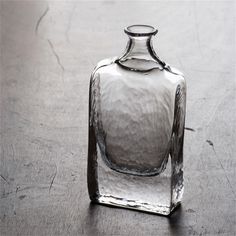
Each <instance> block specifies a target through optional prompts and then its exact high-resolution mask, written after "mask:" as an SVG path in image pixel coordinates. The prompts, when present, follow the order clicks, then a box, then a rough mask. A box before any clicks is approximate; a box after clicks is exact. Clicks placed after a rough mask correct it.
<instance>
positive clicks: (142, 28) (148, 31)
mask: <svg viewBox="0 0 236 236" xmlns="http://www.w3.org/2000/svg"><path fill="white" fill-rule="evenodd" d="M124 31H125V33H126V34H128V35H130V36H136V37H138V36H150V35H155V34H156V33H157V31H158V30H157V29H155V28H154V27H153V26H150V25H131V26H128V27H126V28H125V30H124Z"/></svg>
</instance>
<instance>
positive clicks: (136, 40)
mask: <svg viewBox="0 0 236 236" xmlns="http://www.w3.org/2000/svg"><path fill="white" fill-rule="evenodd" d="M125 33H126V34H127V35H128V37H129V40H128V44H127V47H126V50H125V53H124V54H123V55H122V56H121V57H117V58H112V59H105V60H102V61H101V62H99V63H98V65H97V67H96V68H95V69H94V71H93V73H92V76H91V80H90V97H89V147H88V175H87V177H88V191H89V196H90V199H91V201H92V202H96V203H101V204H106V205H113V206H119V207H124V208H131V209H136V210H141V211H147V212H153V213H158V214H163V215H169V214H170V213H171V212H172V211H173V210H174V208H175V207H177V206H178V205H179V203H180V201H181V198H182V194H183V140H184V121H185V100H186V85H185V80H184V77H183V75H182V74H181V73H180V72H179V71H177V70H176V69H173V68H172V67H170V66H168V65H167V64H166V63H164V62H163V61H161V60H160V59H159V58H158V56H157V55H156V53H155V51H154V49H153V46H152V36H154V35H155V34H156V33H157V30H156V29H155V28H153V27H152V26H148V25H132V26H129V27H127V28H126V29H125Z"/></svg>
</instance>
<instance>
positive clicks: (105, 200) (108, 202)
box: [92, 195, 181, 216]
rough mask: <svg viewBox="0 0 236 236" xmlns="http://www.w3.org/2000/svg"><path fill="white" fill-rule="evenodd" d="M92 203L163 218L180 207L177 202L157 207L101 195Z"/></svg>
mask: <svg viewBox="0 0 236 236" xmlns="http://www.w3.org/2000/svg"><path fill="white" fill-rule="evenodd" d="M92 203H96V204H101V205H105V206H112V207H120V208H125V209H130V210H135V211H142V212H147V213H152V214H157V215H163V216H170V215H171V213H172V212H173V211H175V210H176V209H177V208H178V207H179V206H180V205H181V203H180V202H179V203H178V204H176V205H175V206H172V207H169V206H159V205H157V204H149V203H145V202H140V201H135V200H127V199H122V198H116V197H113V196H110V195H101V196H100V197H99V198H98V199H96V200H93V201H92Z"/></svg>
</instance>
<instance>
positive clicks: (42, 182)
mask: <svg viewBox="0 0 236 236" xmlns="http://www.w3.org/2000/svg"><path fill="white" fill-rule="evenodd" d="M235 12H236V9H235V4H234V2H233V1H209V2H203V1H196V2H193V1H178V2H176V1H162V2H159V1H146V2H144V1H119V2H118V1H96V2H92V1H87V2H85V1H84V2H81V1H77V2H72V1H50V2H49V1H25V2H23V1H1V4H0V17H1V18H0V30H1V31H0V36H1V38H0V40H1V41H0V46H1V68H0V77H1V94H0V101H1V103H0V106H1V107H0V115H1V117H0V118H1V120H0V121H1V126H0V128H1V130H0V132H1V162H0V175H1V176H0V217H1V222H0V226H1V228H0V234H1V235H109V236H110V235H160V236H164V235H217V234H219V235H229V236H231V235H235V224H236V208H235V201H236V190H235V183H236V178H235V177H236V176H235V168H236V160H235V153H236V147H235V143H236V135H235V133H236V132H235V131H236V129H235V123H236V118H235V114H236V103H235V101H236V99H235V94H236V92H235V88H236V86H235V85H236V83H235V52H236V50H235V49H236V46H235V45H236V44H235V42H236V41H235V35H236V34H235V33H236V30H235V29H236V28H235V16H236V15H235ZM137 23H139V24H140V23H143V24H150V25H153V26H155V27H157V28H158V29H159V33H158V34H157V36H156V37H155V38H154V46H155V48H156V51H157V53H158V55H159V56H160V57H161V58H162V59H163V60H164V61H166V62H168V63H169V64H171V65H173V66H176V67H177V68H178V69H180V70H181V71H183V72H184V74H185V76H186V80H187V85H188V91H187V92H188V93H187V118H186V127H188V128H190V129H186V132H185V134H186V136H185V148H184V165H185V167H184V171H185V194H184V199H183V204H182V207H181V208H180V209H178V210H177V211H176V212H174V214H173V215H172V216H171V217H170V218H167V217H161V216H158V215H152V214H146V213H141V212H136V211H131V210H125V209H118V208H109V207H104V206H97V205H90V202H89V198H88V194H87V186H86V165H87V160H86V158H87V139H88V132H87V131H88V128H87V126H88V85H89V77H90V73H91V72H92V70H93V68H94V66H95V65H96V63H97V62H98V61H99V60H101V59H103V58H106V57H111V56H116V55H121V53H122V52H123V50H124V48H125V46H126V41H127V36H126V35H125V34H124V33H123V28H124V27H126V26H128V25H131V24H137Z"/></svg>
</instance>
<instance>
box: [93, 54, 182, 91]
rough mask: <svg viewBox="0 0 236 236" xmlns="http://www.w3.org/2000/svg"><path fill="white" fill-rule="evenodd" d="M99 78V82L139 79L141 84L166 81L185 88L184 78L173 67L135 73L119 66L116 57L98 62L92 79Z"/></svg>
mask: <svg viewBox="0 0 236 236" xmlns="http://www.w3.org/2000/svg"><path fill="white" fill-rule="evenodd" d="M96 77H99V79H100V80H103V79H104V80H110V81H113V80H114V79H115V80H117V79H122V80H124V79H125V80H126V79H128V80H130V81H132V80H133V81H136V82H137V81H138V80H140V79H145V80H144V81H143V82H144V83H145V82H147V80H154V81H156V82H157V83H158V82H162V81H166V83H168V82H169V83H171V84H173V85H175V84H177V85H178V84H181V85H182V86H184V87H185V86H186V82H185V77H184V75H183V73H182V72H180V71H179V70H178V69H176V68H174V67H170V66H168V67H167V68H166V69H162V70H161V69H153V70H149V71H143V72H140V71H135V70H129V69H126V68H124V67H123V66H121V65H120V64H119V63H117V57H114V58H107V59H104V60H101V61H100V62H98V64H97V66H96V67H95V69H94V71H93V73H92V78H91V79H96Z"/></svg>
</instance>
